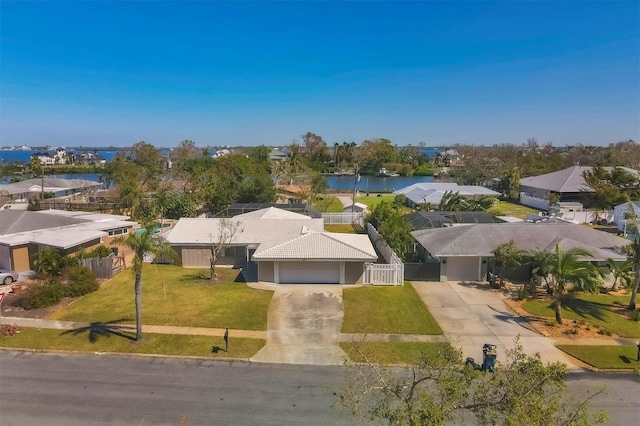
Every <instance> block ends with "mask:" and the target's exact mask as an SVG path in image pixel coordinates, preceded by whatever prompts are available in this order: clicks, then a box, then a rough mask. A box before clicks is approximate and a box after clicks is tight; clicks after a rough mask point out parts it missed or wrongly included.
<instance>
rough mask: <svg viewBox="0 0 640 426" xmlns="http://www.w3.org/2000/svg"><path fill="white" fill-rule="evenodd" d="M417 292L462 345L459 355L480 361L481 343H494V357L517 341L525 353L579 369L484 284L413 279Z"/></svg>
mask: <svg viewBox="0 0 640 426" xmlns="http://www.w3.org/2000/svg"><path fill="white" fill-rule="evenodd" d="M413 286H414V287H415V289H416V291H417V292H418V295H420V297H421V298H422V300H423V301H424V303H425V304H426V305H427V307H428V308H429V311H430V312H431V314H432V315H433V317H434V318H435V320H436V321H437V322H438V324H440V327H441V328H442V330H443V331H444V333H445V335H446V336H447V337H448V338H449V341H450V342H451V343H453V344H454V345H458V346H460V347H461V348H462V353H463V356H464V357H465V358H466V357H473V358H475V360H476V362H478V361H481V360H482V345H483V344H485V343H493V344H495V345H497V346H498V360H504V359H505V355H506V350H507V349H511V348H513V339H514V338H515V337H516V336H518V335H520V344H521V345H522V346H523V348H524V350H525V352H526V353H528V354H533V353H536V352H539V353H540V356H541V358H542V360H543V361H548V362H554V361H561V362H563V363H565V364H567V366H568V368H569V369H570V370H580V367H578V366H576V365H574V364H572V361H571V358H569V357H568V356H567V355H565V354H564V352H562V351H561V350H559V349H557V348H556V347H555V346H554V345H553V342H552V341H551V339H548V338H546V337H543V336H541V335H539V334H538V333H536V332H535V331H533V330H530V329H529V328H527V327H526V322H525V321H524V320H523V319H522V318H521V317H519V316H518V315H517V314H516V313H514V312H513V311H511V310H510V309H509V308H508V307H507V306H506V305H505V304H504V303H503V302H502V300H500V298H499V297H498V296H496V295H495V294H493V293H492V292H491V291H490V290H489V289H488V288H487V286H477V285H474V284H466V283H464V284H463V283H458V282H446V283H439V282H413Z"/></svg>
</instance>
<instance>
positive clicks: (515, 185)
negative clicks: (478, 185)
mask: <svg viewBox="0 0 640 426" xmlns="http://www.w3.org/2000/svg"><path fill="white" fill-rule="evenodd" d="M498 190H499V191H501V192H502V193H503V194H504V195H505V196H506V197H508V198H510V199H512V200H517V199H518V196H519V195H520V170H518V168H517V167H511V168H509V169H507V170H506V171H505V172H504V174H503V175H502V177H501V178H500V182H499V184H498Z"/></svg>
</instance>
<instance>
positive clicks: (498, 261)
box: [492, 240, 527, 284]
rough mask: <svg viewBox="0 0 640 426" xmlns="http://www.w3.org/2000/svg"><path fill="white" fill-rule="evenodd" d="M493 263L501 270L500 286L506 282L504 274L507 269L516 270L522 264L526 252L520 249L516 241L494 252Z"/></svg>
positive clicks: (501, 246)
mask: <svg viewBox="0 0 640 426" xmlns="http://www.w3.org/2000/svg"><path fill="white" fill-rule="evenodd" d="M492 253H493V261H494V263H495V265H496V266H497V267H498V268H500V284H502V283H503V282H504V272H505V270H506V269H507V268H515V267H518V266H520V265H521V264H522V260H523V259H524V258H525V256H526V253H527V252H526V251H524V250H522V249H520V248H519V247H518V246H517V245H516V243H515V241H513V240H511V241H509V242H508V243H504V244H500V245H499V246H498V247H496V248H495V249H494V250H493V251H492Z"/></svg>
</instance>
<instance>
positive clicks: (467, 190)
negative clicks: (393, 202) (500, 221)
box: [393, 182, 500, 204]
mask: <svg viewBox="0 0 640 426" xmlns="http://www.w3.org/2000/svg"><path fill="white" fill-rule="evenodd" d="M447 191H449V192H457V193H459V194H460V195H461V196H463V197H476V196H480V195H488V196H491V197H497V196H499V195H500V193H499V192H496V191H493V190H491V189H489V188H485V187H484V186H477V185H458V184H457V183H453V182H420V183H414V184H413V185H409V186H406V187H404V188H401V189H398V190H396V191H393V193H394V194H396V195H400V194H404V195H405V196H406V197H407V198H408V199H409V200H411V201H412V202H413V203H415V204H422V203H431V204H440V202H441V201H442V197H443V196H444V194H445V192H447Z"/></svg>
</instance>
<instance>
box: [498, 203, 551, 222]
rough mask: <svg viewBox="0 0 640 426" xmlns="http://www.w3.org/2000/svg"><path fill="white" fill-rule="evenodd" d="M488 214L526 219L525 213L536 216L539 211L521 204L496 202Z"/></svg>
mask: <svg viewBox="0 0 640 426" xmlns="http://www.w3.org/2000/svg"><path fill="white" fill-rule="evenodd" d="M489 213H491V214H494V215H497V216H513V217H518V218H520V219H526V218H527V213H532V214H538V213H539V211H538V210H536V209H533V208H531V207H527V206H523V205H522V204H515V203H510V202H508V201H497V202H496V204H495V205H494V206H493V207H491V208H490V209H489Z"/></svg>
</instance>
